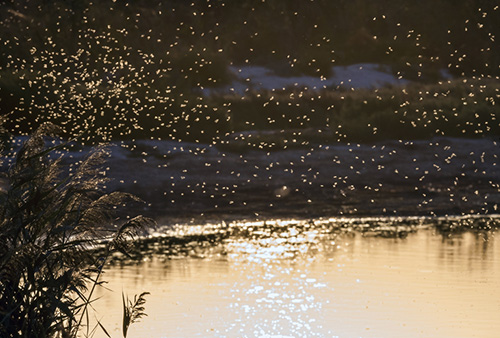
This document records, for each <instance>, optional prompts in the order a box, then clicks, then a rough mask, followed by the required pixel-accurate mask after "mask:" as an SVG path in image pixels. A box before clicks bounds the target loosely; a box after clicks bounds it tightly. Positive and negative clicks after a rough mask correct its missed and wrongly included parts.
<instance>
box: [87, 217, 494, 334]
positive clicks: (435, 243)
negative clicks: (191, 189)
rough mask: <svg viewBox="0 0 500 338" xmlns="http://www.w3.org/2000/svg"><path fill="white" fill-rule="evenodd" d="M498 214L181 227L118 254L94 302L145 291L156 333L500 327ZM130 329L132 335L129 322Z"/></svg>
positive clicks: (111, 317) (109, 309)
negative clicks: (132, 255)
mask: <svg viewBox="0 0 500 338" xmlns="http://www.w3.org/2000/svg"><path fill="white" fill-rule="evenodd" d="M498 221H499V218H498V217H496V216H491V217H487V218H485V217H482V218H479V217H478V218H467V217H449V218H423V217H415V218H411V217H409V218H344V219H333V218H332V219H317V220H312V221H311V220H310V221H301V220H268V221H256V222H245V223H238V222H234V223H228V224H225V223H222V224H205V225H200V226H192V225H189V226H182V225H178V226H174V227H167V228H164V229H159V230H158V231H157V232H156V233H154V234H151V235H150V236H148V237H145V238H143V239H141V240H139V241H137V243H136V251H135V255H136V256H135V258H136V259H135V260H130V259H128V258H125V257H119V256H116V257H115V258H114V260H113V262H112V263H111V266H110V267H109V269H108V272H107V274H106V278H107V280H108V281H109V285H108V287H109V288H110V289H111V290H115V292H110V293H106V292H103V294H102V296H103V299H101V300H100V301H99V302H98V303H97V305H96V308H97V310H98V313H101V314H104V313H105V314H106V315H105V316H104V315H103V318H102V320H103V322H104V323H107V324H108V325H107V327H109V328H111V329H112V330H113V329H115V330H116V332H118V330H119V327H118V323H119V318H120V312H119V310H120V309H119V307H117V305H116V304H120V303H119V301H120V300H119V297H120V294H119V290H121V289H127V290H130V291H131V292H133V291H135V290H148V291H150V292H151V298H150V299H149V300H148V304H147V312H148V315H149V316H148V317H147V318H145V319H144V320H143V321H142V322H141V323H140V324H139V325H136V327H133V328H132V330H135V331H134V332H135V334H136V335H138V336H143V335H148V336H150V337H194V336H200V337H271V336H272V337H305V336H309V337H335V336H337V337H403V336H404V337H459V336H460V337H495V335H496V334H497V332H498V330H499V329H500V324H499V323H498V321H497V320H496V315H497V314H498V313H499V311H500V278H499V277H500V268H499V265H498V260H499V259H500V252H499V251H498V250H495V249H496V248H497V247H498V245H499V243H498V236H496V235H497V233H498V232H497V228H498V224H499V222H498ZM131 334H133V333H132V332H131Z"/></svg>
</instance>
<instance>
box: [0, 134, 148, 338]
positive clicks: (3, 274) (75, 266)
mask: <svg viewBox="0 0 500 338" xmlns="http://www.w3.org/2000/svg"><path fill="white" fill-rule="evenodd" d="M0 127H1V125H0ZM58 131H59V128H57V127H56V126H55V125H50V124H44V125H42V126H41V127H40V128H38V129H37V130H36V131H35V132H34V133H33V135H32V136H31V137H30V138H28V139H27V140H26V141H25V142H24V143H23V145H22V147H21V148H20V149H19V151H18V152H17V154H16V156H15V162H14V163H13V164H12V165H11V166H10V168H9V170H8V171H7V172H3V173H2V176H3V177H5V178H6V179H7V182H8V184H7V187H6V189H5V190H2V191H1V192H0V202H1V203H0V240H1V243H2V246H1V249H0V335H1V336H2V337H62V338H66V337H77V336H80V335H82V334H83V335H84V336H85V337H92V336H93V335H94V334H95V331H96V330H97V329H102V330H103V332H105V333H106V334H107V336H108V337H109V334H108V333H107V332H106V329H105V328H104V327H103V326H102V324H101V323H100V322H99V320H97V324H96V325H95V327H89V316H93V315H94V313H93V311H94V310H93V305H92V304H93V303H94V301H95V300H96V299H95V294H94V291H95V290H96V288H98V287H102V285H103V283H104V281H103V279H102V273H103V271H104V270H105V267H106V264H107V263H108V262H109V260H110V259H111V257H112V255H113V254H114V253H115V252H121V253H122V254H125V255H128V250H129V248H131V243H130V242H131V241H132V240H134V239H135V238H136V237H137V236H138V234H139V233H140V232H141V231H142V230H143V229H145V228H148V229H149V228H152V227H154V225H155V224H156V223H155V222H154V221H153V220H152V219H149V218H146V217H143V216H137V217H134V218H130V217H127V218H122V219H120V218H117V211H116V209H117V207H119V206H121V205H124V204H125V203H128V202H130V201H134V200H135V201H138V199H137V198H136V197H134V196H132V195H130V194H126V193H120V192H112V193H109V194H105V193H104V192H103V191H102V189H103V184H105V182H106V181H107V180H108V179H107V178H105V177H104V176H103V174H102V168H101V166H102V165H103V163H104V158H105V157H106V151H105V149H104V148H97V149H94V150H93V151H92V152H90V154H88V156H87V157H86V159H85V160H83V161H81V162H80V163H79V164H78V165H71V166H69V168H67V167H65V166H64V165H62V162H61V160H62V155H60V154H59V155H58V154H57V151H58V150H61V149H62V146H64V143H62V144H59V145H54V146H50V145H48V144H50V141H51V138H52V140H54V139H53V137H56V135H57V133H58ZM2 132H4V130H2ZM63 153H64V152H63ZM0 160H1V161H2V162H3V160H4V156H3V155H2V158H1V159H0ZM68 169H69V170H68ZM101 239H107V242H106V244H105V245H104V248H103V249H102V250H101V251H100V252H99V254H96V251H95V250H93V249H94V248H95V247H96V246H99V244H100V240H101ZM146 294H147V293H142V294H140V295H138V296H136V297H134V300H133V301H131V300H129V299H128V297H127V298H126V297H125V296H123V308H124V317H123V336H124V337H126V335H127V330H128V327H129V325H130V324H132V323H133V322H135V321H137V320H138V319H140V318H141V317H142V316H144V315H145V314H144V303H145V298H144V297H145V296H146ZM117 305H118V304H117Z"/></svg>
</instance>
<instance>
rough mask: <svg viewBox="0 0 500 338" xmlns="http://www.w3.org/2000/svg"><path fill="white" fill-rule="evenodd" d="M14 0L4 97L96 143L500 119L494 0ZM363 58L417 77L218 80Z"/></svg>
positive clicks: (12, 116) (447, 127)
mask: <svg viewBox="0 0 500 338" xmlns="http://www.w3.org/2000/svg"><path fill="white" fill-rule="evenodd" d="M0 8H1V9H2V11H1V12H0V13H1V14H0V18H1V27H2V30H0V39H1V41H3V44H4V46H3V48H2V53H0V102H1V105H0V112H1V115H3V116H5V117H7V121H6V127H7V129H8V130H9V131H10V132H12V133H14V134H24V135H26V134H30V133H32V132H33V131H34V130H35V129H36V127H37V126H39V125H41V124H42V123H44V122H52V123H54V124H57V125H59V126H60V127H61V128H62V129H63V130H64V132H65V133H66V134H67V135H68V136H73V135H75V134H80V133H82V131H87V137H86V139H85V141H86V142H88V143H99V142H101V141H111V140H120V139H129V140H130V139H160V138H161V139H170V140H178V141H189V142H199V143H208V144H214V145H221V146H223V147H224V146H227V143H230V142H229V141H231V140H233V139H234V138H235V137H238V135H239V134H240V133H242V132H243V133H246V132H248V131H266V133H261V134H262V135H261V136H260V138H261V139H262V140H260V141H258V142H257V143H256V144H255V143H252V142H250V145H249V146H250V148H256V149H258V148H264V149H274V148H276V149H283V145H282V144H279V142H277V140H275V139H276V137H274V140H273V139H270V140H268V139H267V138H269V135H272V134H273V133H271V132H268V131H274V132H275V133H276V132H278V133H282V132H284V133H288V134H292V135H291V136H292V137H290V138H291V139H293V138H294V137H293V136H295V139H298V141H297V142H294V143H295V145H299V146H300V144H301V142H302V141H301V139H304V141H308V142H310V141H314V139H319V141H320V142H325V143H327V142H344V141H347V142H372V141H381V140H385V139H401V138H404V139H422V138H425V139H428V138H432V137H433V136H451V137H483V136H494V137H496V136H498V135H499V134H500V130H499V129H500V127H499V122H498V119H497V115H498V110H499V108H498V107H499V105H498V100H499V97H500V92H499V90H500V89H499V75H500V57H499V55H498V53H495V48H494V46H495V38H496V36H498V35H499V34H500V28H499V26H498V25H497V22H498V20H500V18H499V16H500V9H499V8H498V6H494V5H493V4H491V3H488V2H486V3H485V2H484V1H479V0H475V1H467V2H461V3H456V2H452V1H447V0H440V1H430V0H429V1H424V2H418V3H416V2H414V1H403V2H402V3H399V4H398V6H393V4H392V3H390V2H388V1H382V0H379V1H375V2H374V1H370V2H368V1H362V0H360V1H342V0H338V1H321V0H317V1H311V2H310V3H309V2H308V3H307V4H305V3H303V2H300V1H292V2H290V1H281V0H276V1H260V0H259V1H254V0H248V1H244V2H243V3H237V4H236V3H232V2H227V3H226V2H224V1H201V0H199V1H193V2H190V3H188V2H185V1H162V2H160V1H152V2H146V1H139V0H137V1H116V2H112V1H98V2H92V3H91V2H88V1H81V2H78V4H76V3H74V2H72V1H68V0H57V1H52V2H50V3H43V5H41V2H40V1H37V0H31V1H17V2H12V3H6V2H4V3H2V4H1V5H0ZM318 13H321V14H322V15H318ZM236 28H237V29H236ZM362 62H370V63H376V64H379V65H381V66H383V67H384V68H386V69H389V71H390V72H392V74H393V75H394V76H396V77H398V78H401V79H404V80H408V81H410V83H409V84H406V85H405V86H392V87H391V86H387V87H382V88H369V89H366V88H365V89H352V88H348V87H342V86H340V87H332V88H325V89H321V90H312V89H310V88H300V87H299V88H285V89H284V90H268V91H265V90H260V91H255V90H252V88H249V90H248V91H247V92H245V93H244V94H222V93H220V92H219V93H218V92H217V91H216V89H217V88H221V87H224V86H226V85H228V84H230V83H231V81H233V80H234V78H233V76H234V75H232V73H231V72H230V71H229V67H232V66H238V65H251V66H262V67H267V68H269V69H272V70H273V71H274V72H275V73H277V74H281V75H282V76H301V75H307V76H317V77H319V78H327V77H329V76H332V75H333V74H331V71H332V69H333V68H332V66H336V65H349V64H355V63H362ZM443 70H445V71H446V72H447V73H448V74H449V76H446V77H443V73H442V72H443ZM346 80H347V79H346ZM205 89H215V91H213V94H211V95H203V94H202V92H203V90H205ZM311 131H313V132H311ZM264 135H267V136H264ZM311 138H312V140H310V139H311ZM233 143H234V142H233ZM229 146H230V145H229ZM237 147H240V145H239V144H238V146H237Z"/></svg>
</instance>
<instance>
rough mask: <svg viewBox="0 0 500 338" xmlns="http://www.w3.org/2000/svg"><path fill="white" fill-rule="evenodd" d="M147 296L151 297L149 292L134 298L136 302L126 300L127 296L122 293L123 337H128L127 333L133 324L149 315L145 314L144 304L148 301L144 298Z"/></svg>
mask: <svg viewBox="0 0 500 338" xmlns="http://www.w3.org/2000/svg"><path fill="white" fill-rule="evenodd" d="M146 295H149V292H143V293H141V294H140V295H139V296H137V295H135V296H134V301H131V300H130V299H128V297H127V298H125V295H124V294H123V293H122V300H123V337H124V338H126V337H127V331H128V328H129V327H130V325H131V324H133V323H135V322H137V321H139V319H141V318H142V317H144V316H147V314H146V313H145V312H144V304H145V303H146V299H145V298H144V297H145V296H146Z"/></svg>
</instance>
